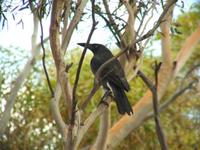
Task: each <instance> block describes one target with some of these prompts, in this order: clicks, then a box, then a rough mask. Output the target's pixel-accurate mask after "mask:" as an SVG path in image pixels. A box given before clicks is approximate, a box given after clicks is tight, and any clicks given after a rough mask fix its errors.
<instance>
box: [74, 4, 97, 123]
mask: <svg viewBox="0 0 200 150" xmlns="http://www.w3.org/2000/svg"><path fill="white" fill-rule="evenodd" d="M91 4H92V27H91V30H90V33H89V35H88V39H87V42H86V46H85V47H84V50H83V52H82V54H81V58H80V61H79V64H78V69H77V72H76V78H75V81H74V87H73V97H72V102H73V113H72V115H73V116H72V122H71V124H74V119H75V118H74V117H75V109H76V104H77V100H76V89H77V86H78V81H79V76H80V72H81V67H82V64H83V60H84V58H85V54H86V50H87V47H88V44H89V43H90V40H91V38H92V34H93V33H94V30H95V27H96V25H97V24H98V22H97V21H96V20H95V0H91ZM95 92H96V91H95ZM95 92H94V93H95ZM91 93H92V92H91ZM90 95H91V94H90ZM92 96H93V95H92ZM91 98H92V97H91ZM91 98H90V99H91ZM90 99H89V100H90ZM84 104H85V103H84ZM86 105H87V104H86ZM84 106H85V105H84ZM85 107H86V106H85ZM81 109H82V107H81ZM82 110H83V109H82Z"/></svg>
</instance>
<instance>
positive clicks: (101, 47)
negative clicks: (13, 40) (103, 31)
mask: <svg viewBox="0 0 200 150" xmlns="http://www.w3.org/2000/svg"><path fill="white" fill-rule="evenodd" d="M78 45H80V46H82V47H86V43H78ZM87 48H88V49H90V50H91V51H92V52H93V53H94V54H95V53H97V52H98V51H102V50H104V49H105V46H104V45H101V44H96V43H95V44H88V45H87ZM106 49H107V48H106Z"/></svg>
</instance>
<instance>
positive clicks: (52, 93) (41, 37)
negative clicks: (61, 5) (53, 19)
mask: <svg viewBox="0 0 200 150" xmlns="http://www.w3.org/2000/svg"><path fill="white" fill-rule="evenodd" d="M38 18H39V22H40V30H41V35H40V42H41V47H42V51H43V55H42V65H43V69H44V73H45V76H46V79H47V84H48V87H49V90H50V92H51V97H54V91H53V88H52V85H51V81H50V79H49V75H48V72H47V68H46V64H45V56H46V54H45V47H44V40H43V35H44V33H43V25H42V18H41V15H40V14H38Z"/></svg>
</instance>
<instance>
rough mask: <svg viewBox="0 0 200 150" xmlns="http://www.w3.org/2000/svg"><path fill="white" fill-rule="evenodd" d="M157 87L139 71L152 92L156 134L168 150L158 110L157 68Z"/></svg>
mask: <svg viewBox="0 0 200 150" xmlns="http://www.w3.org/2000/svg"><path fill="white" fill-rule="evenodd" d="M155 70H156V71H155V72H156V73H155V78H156V80H155V85H154V84H153V83H152V82H151V81H150V80H149V79H148V78H147V77H146V76H145V75H144V74H143V73H142V72H141V71H140V70H139V71H138V75H139V76H140V77H141V78H142V80H143V81H144V82H145V84H146V85H147V86H148V88H149V89H150V90H151V92H152V95H153V110H154V120H155V124H156V133H157V136H158V140H159V143H160V146H161V149H162V150H167V149H168V146H167V142H166V140H165V136H164V132H163V130H162V127H161V123H160V117H159V110H158V95H157V72H158V70H157V67H156V68H155Z"/></svg>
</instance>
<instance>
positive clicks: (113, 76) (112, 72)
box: [105, 64, 130, 91]
mask: <svg viewBox="0 0 200 150" xmlns="http://www.w3.org/2000/svg"><path fill="white" fill-rule="evenodd" d="M105 69H106V70H105V72H109V73H108V74H107V75H105V78H106V79H107V80H108V81H109V82H112V83H113V84H116V85H117V86H118V87H121V88H123V89H124V90H126V91H129V90H130V86H129V84H128V82H127V80H126V78H125V75H124V70H123V69H122V68H121V66H120V67H119V66H117V65H116V64H115V65H114V66H112V68H111V67H108V68H105Z"/></svg>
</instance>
